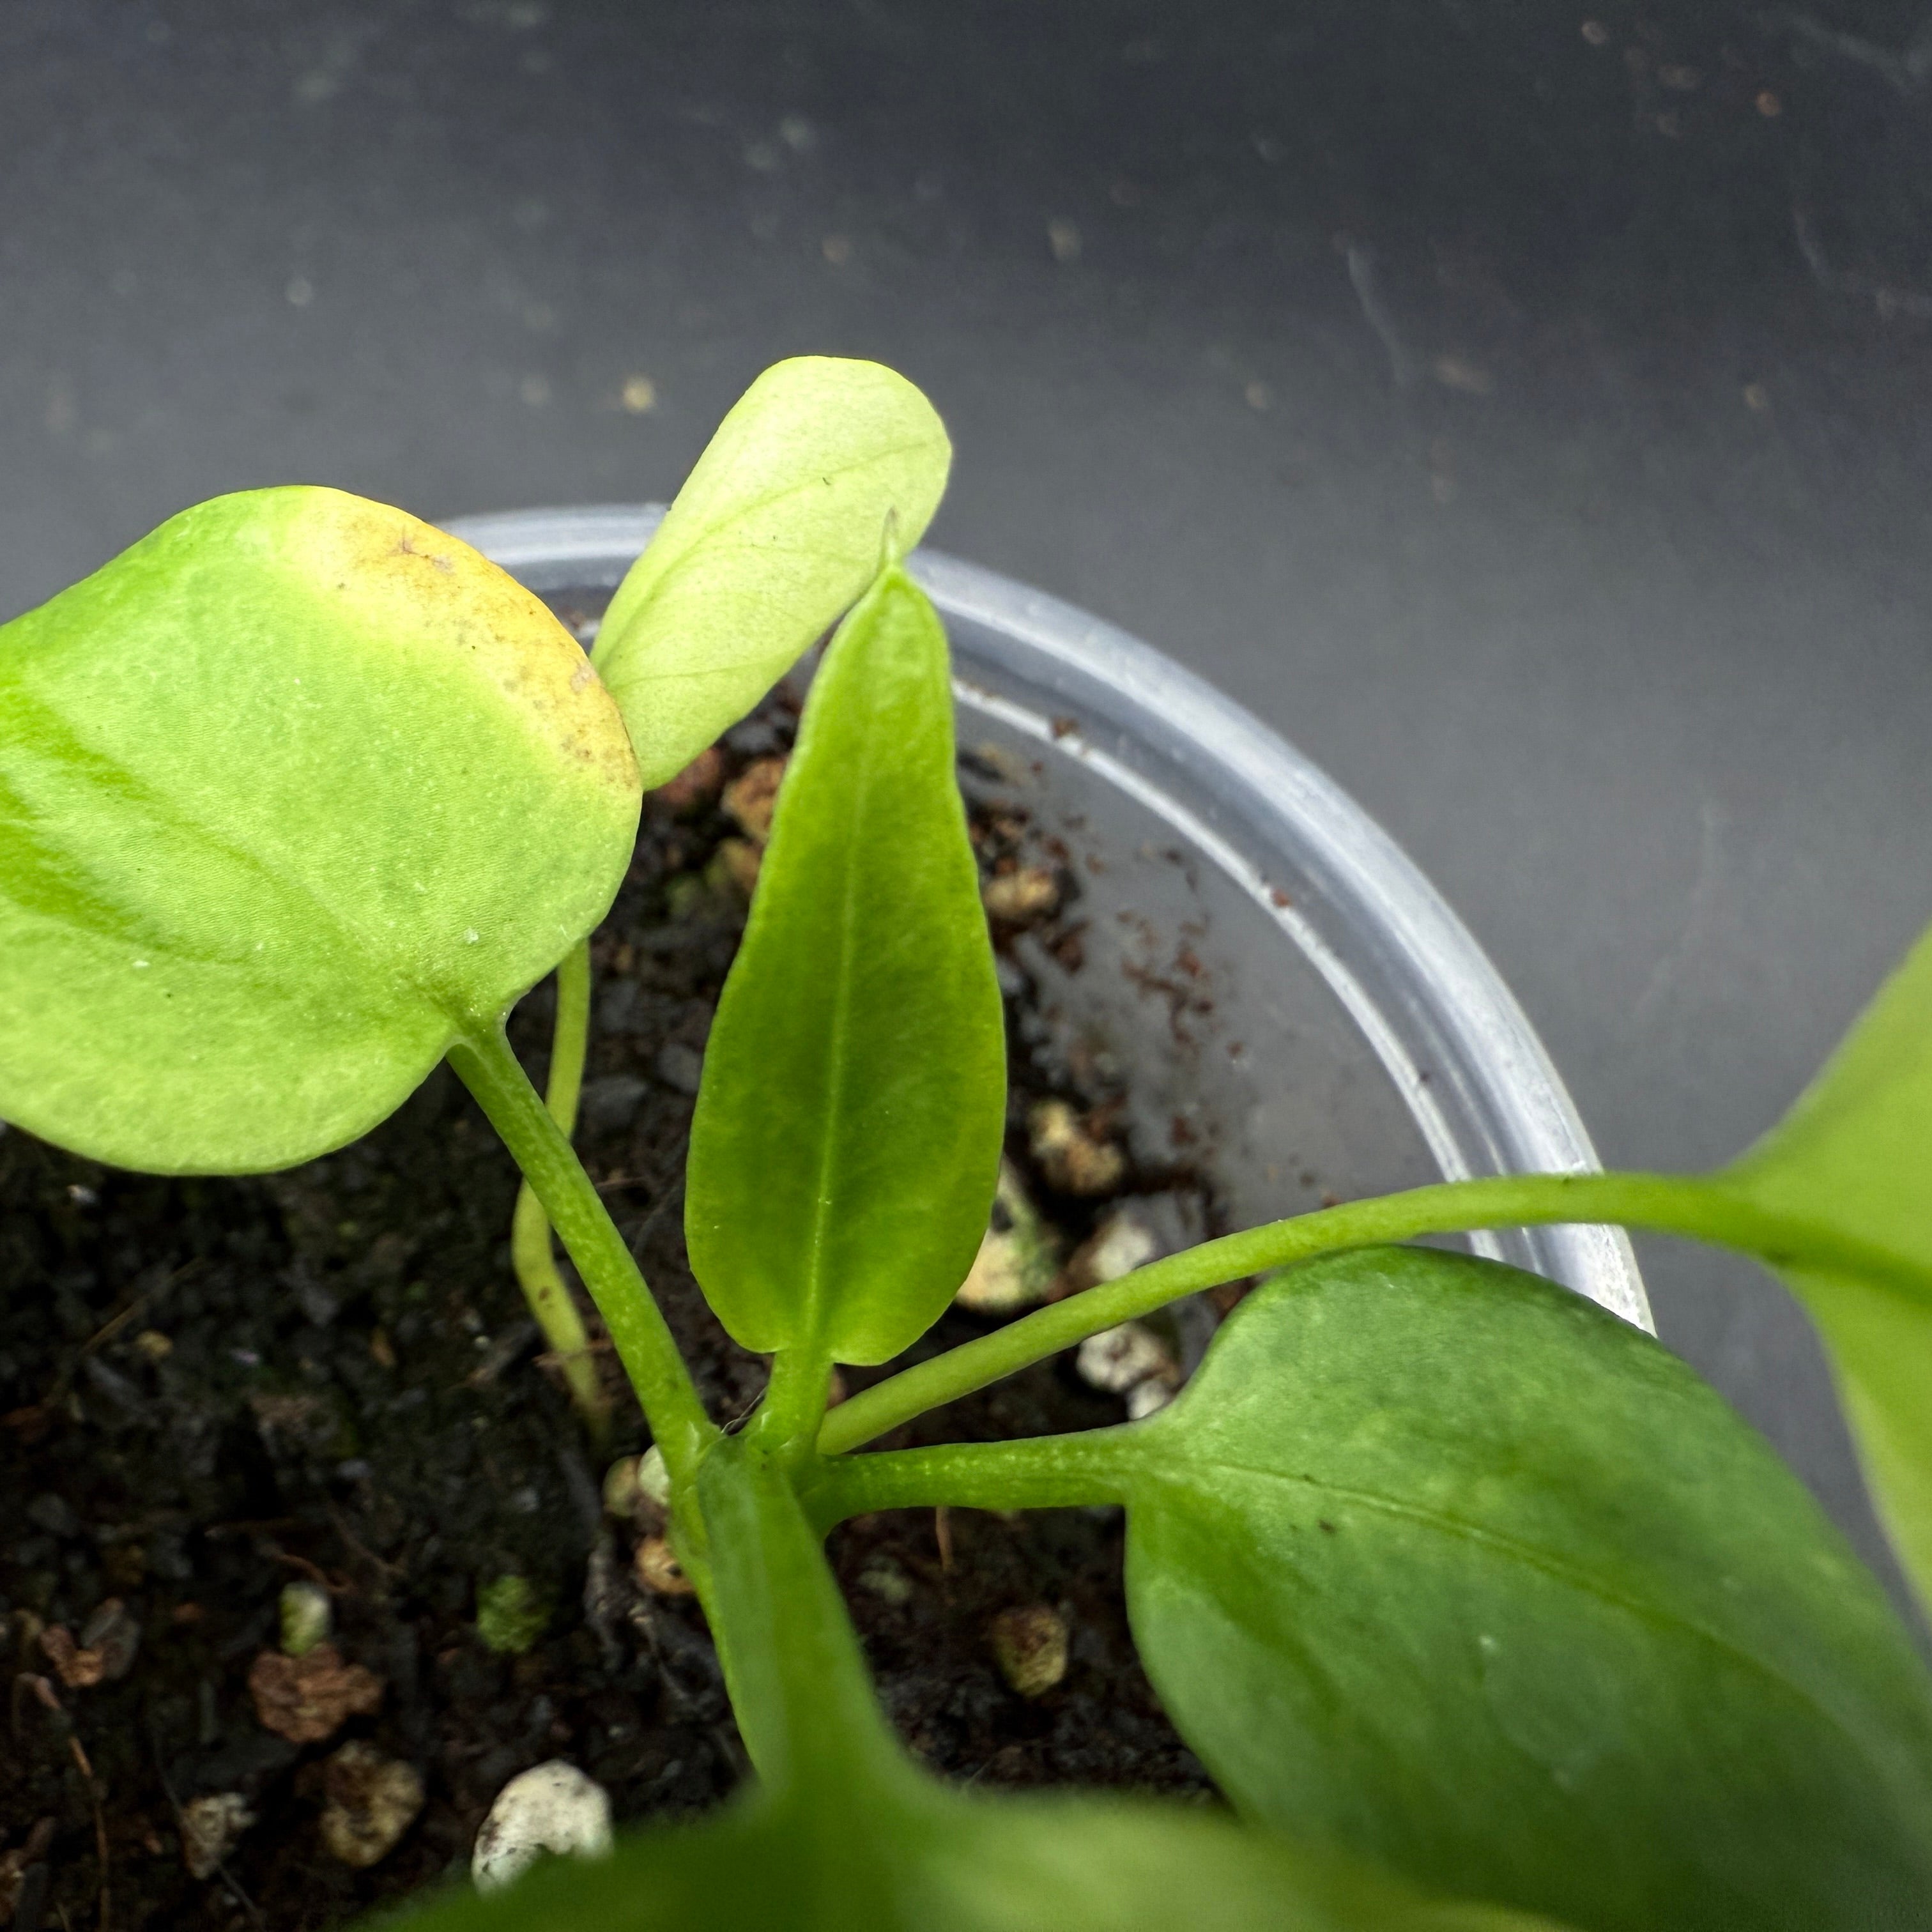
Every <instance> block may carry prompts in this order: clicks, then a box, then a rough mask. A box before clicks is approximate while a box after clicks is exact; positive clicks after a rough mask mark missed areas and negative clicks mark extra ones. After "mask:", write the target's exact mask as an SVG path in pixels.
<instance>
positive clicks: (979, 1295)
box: [953, 1160, 1059, 1315]
mask: <svg viewBox="0 0 1932 1932" xmlns="http://www.w3.org/2000/svg"><path fill="white" fill-rule="evenodd" d="M1058 1264H1059V1254H1058V1245H1057V1244H1056V1242H1055V1238H1054V1233H1053V1230H1052V1229H1051V1228H1050V1227H1049V1226H1047V1224H1046V1223H1045V1222H1044V1221H1043V1220H1041V1218H1040V1211H1039V1210H1038V1209H1037V1208H1035V1207H1034V1205H1033V1202H1031V1200H1030V1199H1028V1196H1027V1191H1026V1184H1025V1181H1022V1179H1021V1178H1020V1175H1019V1170H1018V1169H1016V1168H1015V1167H1014V1166H1013V1163H1011V1162H1010V1161H1007V1160H1002V1161H1001V1163H1000V1178H999V1184H998V1188H997V1189H996V1190H995V1193H994V1196H993V1209H992V1216H991V1217H990V1219H989V1222H988V1225H987V1228H986V1237H985V1238H984V1239H983V1241H981V1242H980V1252H979V1253H978V1254H977V1255H976V1256H974V1259H973V1266H972V1268H971V1270H970V1271H968V1274H967V1277H966V1279H965V1281H963V1282H962V1283H961V1284H960V1286H959V1293H958V1294H957V1295H955V1296H954V1298H953V1299H954V1300H955V1301H957V1302H958V1303H959V1306H960V1307H962V1308H968V1309H971V1310H972V1311H973V1313H974V1314H976V1315H1007V1314H1010V1313H1013V1311H1014V1310H1017V1309H1022V1308H1031V1307H1032V1306H1033V1305H1034V1303H1036V1302H1037V1301H1041V1300H1043V1298H1045V1296H1046V1291H1047V1289H1049V1287H1051V1286H1052V1283H1053V1277H1054V1274H1055V1271H1056V1270H1057V1268H1058Z"/></svg>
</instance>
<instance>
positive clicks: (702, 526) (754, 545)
mask: <svg viewBox="0 0 1932 1932" xmlns="http://www.w3.org/2000/svg"><path fill="white" fill-rule="evenodd" d="M952 457H953V446H952V445H951V444H950V443H949V442H948V441H947V436H946V428H945V425H944V424H943V423H941V421H940V419H939V418H938V416H937V415H936V414H935V413H934V410H933V407H932V404H930V403H929V402H928V401H926V398H925V397H924V396H922V395H921V394H920V393H919V391H918V390H917V389H915V388H914V387H913V385H912V384H911V383H908V382H907V380H905V378H904V377H903V376H900V375H897V374H894V373H893V371H891V370H890V369H887V368H882V367H881V366H880V365H879V364H877V363H876V362H847V361H845V360H843V359H840V358H837V357H833V356H797V357H795V358H793V359H792V360H791V361H790V362H780V363H778V364H775V365H774V366H773V367H772V368H769V369H767V370H766V371H765V372H764V374H763V375H761V376H760V377H759V378H758V379H757V381H756V382H754V383H753V384H752V385H751V387H750V388H749V389H747V390H746V391H745V393H744V395H742V397H741V398H739V401H737V403H736V404H735V405H734V406H733V408H732V410H731V413H730V415H728V416H726V418H725V419H724V422H722V423H721V424H720V425H718V432H717V434H715V436H714V437H712V439H711V441H710V443H709V446H707V447H706V450H705V452H704V454H703V455H702V456H700V458H698V459H697V466H696V467H695V468H694V469H693V470H692V471H691V474H690V475H689V476H688V477H687V478H685V484H684V487H683V488H682V489H681V490H679V492H678V493H677V499H676V502H673V504H672V505H671V506H670V510H669V511H667V513H666V514H665V517H664V521H663V523H661V524H660V525H659V526H658V532H657V534H656V535H655V536H654V537H653V538H652V539H651V543H650V547H649V548H648V549H647V550H646V551H645V552H644V553H643V556H641V557H640V558H639V559H637V562H636V563H635V564H634V565H632V566H631V571H630V574H629V575H628V576H627V577H625V580H624V581H623V582H622V584H620V585H619V586H618V590H617V594H616V596H614V597H613V598H612V599H611V600H610V609H609V610H607V612H606V613H604V622H603V626H602V628H601V630H600V631H598V637H597V649H596V653H595V661H596V664H597V667H598V670H600V671H601V673H603V676H604V682H606V683H607V685H609V686H610V690H611V691H612V693H613V694H614V695H615V697H616V700H617V702H618V704H619V706H620V707H621V708H622V711H623V714H624V722H625V725H626V726H627V727H628V729H629V730H630V733H631V742H632V744H633V745H635V747H636V748H637V762H638V764H639V766H640V767H641V769H642V770H643V781H644V783H645V784H646V785H647V786H648V785H658V784H663V783H664V781H665V780H666V779H667V778H670V777H671V776H672V775H673V774H674V773H676V772H678V771H679V770H680V769H682V767H683V766H685V765H686V764H688V763H689V762H690V761H691V759H693V758H694V757H696V756H697V754H698V753H699V752H700V751H703V748H705V746H706V745H708V744H709V743H710V742H711V741H712V739H714V738H715V737H716V736H718V733H720V732H721V731H722V730H724V729H725V727H727V725H730V724H735V723H736V721H738V720H739V718H742V717H743V716H744V715H745V712H748V710H750V709H751V706H753V705H754V704H755V703H757V701H758V700H759V699H760V697H763V695H764V694H765V693H766V691H768V690H769V689H770V688H771V687H772V685H774V684H775V683H776V682H778V679H779V678H781V676H784V673H785V671H786V670H787V667H789V666H790V664H792V663H793V661H795V660H796V658H798V657H799V655H801V653H802V652H804V651H805V650H806V649H808V648H809V647H810V646H811V645H812V644H814V643H816V642H817V640H818V639H819V638H820V637H822V636H823V634H825V632H826V631H827V630H828V629H829V628H830V627H831V626H832V625H833V624H834V623H835V622H837V621H838V618H839V616H840V615H841V613H843V612H844V611H845V610H847V609H849V608H850V607H851V605H852V604H854V603H856V601H858V598H859V595H861V593H862V592H863V591H864V589H865V586H866V585H867V584H868V583H870V582H871V579H872V574H873V572H874V571H875V570H876V569H877V568H878V562H879V550H880V544H881V542H882V541H883V540H884V538H885V537H886V533H887V530H888V527H889V526H890V527H891V528H892V529H894V530H895V532H896V538H895V541H896V542H897V544H898V547H899V548H900V549H901V550H910V549H911V547H913V544H916V543H917V542H918V541H919V538H920V536H921V535H922V533H923V532H924V531H925V529H926V525H927V524H928V523H930V522H931V521H932V513H933V511H935V510H936V509H937V508H938V507H939V499H940V498H941V496H943V495H944V493H945V490H946V475H947V469H948V467H949V466H950V463H951V461H952Z"/></svg>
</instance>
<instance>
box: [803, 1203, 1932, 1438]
mask: <svg viewBox="0 0 1932 1932" xmlns="http://www.w3.org/2000/svg"><path fill="white" fill-rule="evenodd" d="M1586 1221H1589V1222H1613V1223H1623V1224H1624V1225H1625V1226H1630V1227H1634V1228H1646V1229H1652V1230H1654V1231H1655V1232H1658V1233H1661V1234H1671V1235H1688V1236H1689V1237H1691V1238H1692V1239H1694V1240H1697V1241H1712V1242H1715V1243H1718V1244H1721V1245H1722V1246H1724V1247H1732V1248H1739V1249H1742V1250H1744V1251H1745V1253H1748V1254H1753V1255H1756V1256H1758V1257H1759V1258H1760V1259H1761V1260H1764V1261H1766V1262H1771V1263H1772V1264H1773V1265H1779V1264H1781V1263H1784V1262H1789V1261H1790V1260H1791V1259H1793V1258H1795V1257H1797V1256H1803V1257H1804V1258H1805V1260H1806V1261H1807V1262H1813V1263H1815V1264H1817V1265H1821V1266H1823V1267H1825V1268H1827V1269H1828V1270H1829V1269H1830V1268H1832V1265H1833V1264H1834V1262H1836V1263H1838V1265H1841V1267H1843V1268H1844V1269H1846V1271H1849V1272H1854V1273H1858V1274H1864V1275H1867V1276H1875V1277H1878V1278H1880V1279H1885V1278H1888V1277H1891V1276H1894V1275H1898V1274H1901V1272H1902V1271H1903V1264H1902V1263H1900V1262H1899V1261H1898V1260H1897V1257H1895V1256H1890V1255H1887V1254H1884V1253H1881V1252H1879V1251H1878V1250H1873V1249H1870V1248H1868V1247H1865V1246H1864V1244H1861V1243H1855V1242H1851V1241H1846V1240H1843V1238H1840V1237H1838V1236H1836V1235H1832V1234H1831V1233H1830V1232H1829V1231H1827V1230H1825V1229H1820V1228H1817V1227H1815V1226H1812V1225H1811V1224H1810V1223H1802V1222H1798V1221H1793V1220H1789V1219H1787V1218H1786V1217H1783V1216H1781V1215H1775V1214H1768V1213H1766V1211H1764V1210H1763V1209H1762V1208H1758V1207H1756V1206H1754V1205H1753V1204H1752V1203H1751V1202H1749V1201H1748V1200H1745V1199H1743V1198H1742V1196H1739V1195H1738V1194H1736V1193H1732V1192H1730V1190H1727V1188H1725V1187H1724V1186H1723V1185H1722V1184H1721V1180H1701V1179H1697V1178H1687V1177H1684V1176H1681V1175H1665V1174H1530V1175H1501V1176H1498V1177H1496V1178H1493V1179H1487V1180H1482V1181H1447V1182H1444V1183H1442V1184H1439V1185H1438V1186H1436V1187H1418V1188H1413V1189H1411V1190H1409V1192H1407V1193H1402V1194H1387V1195H1383V1196H1381V1197H1380V1198H1379V1199H1376V1200H1373V1201H1351V1202H1346V1203H1345V1204H1343V1205H1342V1206H1340V1207H1339V1208H1323V1209H1322V1210H1320V1211H1319V1212H1318V1213H1316V1214H1301V1215H1298V1216H1296V1217H1295V1218H1293V1219H1292V1220H1286V1221H1272V1222H1270V1223H1268V1225H1267V1226H1265V1227H1260V1228H1251V1229H1248V1230H1247V1232H1244V1233H1242V1234H1239V1235H1224V1236H1223V1237H1222V1238H1221V1239H1220V1240H1219V1241H1205V1242H1203V1243H1202V1244H1201V1246H1200V1247H1196V1248H1190V1249H1189V1250H1187V1252H1186V1253H1184V1254H1178V1255H1171V1256H1169V1257H1168V1258H1167V1259H1166V1260H1165V1261H1158V1262H1151V1263H1150V1264H1149V1265H1148V1266H1147V1267H1145V1268H1136V1270H1135V1271H1133V1274H1125V1275H1123V1276H1121V1278H1120V1279H1119V1280H1118V1281H1112V1282H1109V1283H1106V1284H1105V1285H1104V1286H1101V1287H1099V1288H1091V1289H1088V1291H1087V1292H1086V1293H1085V1294H1084V1295H1075V1296H1073V1297H1071V1298H1070V1299H1068V1300H1067V1301H1061V1302H1056V1303H1055V1304H1053V1305H1052V1307H1047V1308H1043V1309H1040V1310H1037V1311H1036V1312H1035V1313H1033V1314H1031V1315H1028V1316H1023V1317H1022V1319H1020V1320H1019V1321H1018V1322H1013V1323H1011V1324H1010V1325H1008V1326H1007V1327H1006V1328H1001V1329H997V1330H995V1331H994V1333H993V1334H990V1335H983V1336H982V1337H980V1339H979V1340H977V1341H975V1342H968V1343H965V1344H964V1345H963V1346H961V1347H959V1348H957V1349H953V1350H951V1351H950V1352H948V1353H947V1354H945V1355H939V1356H936V1357H935V1358H933V1359H932V1361H926V1362H922V1363H920V1364H919V1365H918V1366H917V1367H915V1368H910V1369H907V1370H903V1371H901V1373H899V1374H898V1375H896V1376H891V1377H889V1379H887V1380H886V1381H884V1382H878V1383H875V1384H874V1385H873V1386H872V1387H871V1388H868V1389H866V1390H865V1391H863V1392H862V1393H861V1394H858V1395H856V1396H854V1397H852V1398H851V1400H850V1401H848V1402H846V1403H842V1404H841V1406H839V1407H838V1408H837V1409H833V1410H832V1412H831V1413H830V1414H829V1415H828V1416H827V1417H826V1418H825V1423H824V1426H823V1427H822V1428H821V1429H820V1431H819V1433H818V1448H819V1451H820V1454H823V1455H827V1456H835V1455H838V1454H842V1453H843V1452H844V1451H847V1450H850V1449H856V1448H858V1447H859V1445H860V1444H862V1443H865V1442H871V1440H872V1439H874V1437H875V1436H883V1435H884V1434H885V1433H886V1431H887V1430H891V1429H896V1428H897V1427H898V1425H899V1424H901V1423H902V1422H908V1421H910V1420H911V1419H912V1418H913V1417H914V1416H916V1415H924V1414H925V1413H926V1411H927V1410H928V1409H937V1408H938V1407H940V1406H941V1405H942V1404H944V1403H949V1402H956V1401H957V1400H959V1397H962V1396H963V1395H970V1394H971V1393H972V1392H973V1391H974V1390H975V1389H980V1388H985V1387H986V1385H987V1384H988V1383H989V1382H998V1380H999V1379H1001V1377H1002V1376H1010V1375H1012V1374H1013V1373H1014V1372H1015V1371H1016V1370H1020V1369H1023V1368H1025V1367H1028V1366H1029V1365H1030V1364H1032V1363H1034V1362H1037V1361H1040V1360H1041V1359H1043V1358H1044V1357H1046V1356H1048V1355H1057V1354H1058V1352H1060V1351H1061V1349H1069V1348H1071V1347H1072V1346H1073V1345H1074V1344H1075V1343H1077V1342H1082V1341H1085V1340H1086V1338H1087V1337H1088V1336H1089V1335H1095V1334H1099V1333H1100V1331H1101V1330H1102V1329H1103V1328H1113V1327H1115V1325H1118V1323H1120V1322H1127V1321H1131V1320H1133V1319H1134V1318H1135V1317H1136V1316H1142V1315H1147V1314H1149V1313H1152V1311H1153V1310H1155V1309H1157V1308H1160V1307H1163V1306H1164V1305H1165V1304H1166V1303H1168V1302H1170V1301H1176V1300H1178V1298H1180V1297H1181V1296H1182V1295H1193V1294H1194V1293H1196V1292H1198V1291H1199V1290H1200V1289H1204V1288H1217V1287H1219V1286H1220V1285H1221V1284H1222V1283H1224V1282H1229V1281H1238V1280H1241V1278H1242V1277H1244V1276H1245V1275H1250V1274H1259V1273H1260V1272H1261V1271H1263V1270H1264V1269H1268V1268H1281V1267H1283V1266H1285V1265H1287V1264H1288V1263H1289V1262H1299V1261H1306V1260H1307V1259H1310V1258H1311V1257H1312V1256H1316V1255H1321V1254H1330V1253H1336V1252H1337V1251H1339V1250H1343V1249H1345V1248H1364V1247H1377V1246H1379V1245H1380V1244H1382V1243H1383V1242H1386V1241H1412V1240H1414V1239H1415V1238H1416V1237H1417V1236H1418V1235H1446V1234H1454V1233H1460V1232H1467V1231H1469V1230H1470V1229H1476V1228H1519V1227H1529V1226H1535V1225H1538V1224H1542V1223H1556V1222H1586Z"/></svg>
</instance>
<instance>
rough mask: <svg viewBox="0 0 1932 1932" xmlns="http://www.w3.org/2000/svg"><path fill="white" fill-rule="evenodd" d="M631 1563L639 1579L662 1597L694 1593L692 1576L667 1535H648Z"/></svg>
mask: <svg viewBox="0 0 1932 1932" xmlns="http://www.w3.org/2000/svg"><path fill="white" fill-rule="evenodd" d="M631 1568H632V1569H633V1570H634V1571H635V1572H636V1574H637V1581H638V1582H639V1583H641V1584H642V1585H643V1586H644V1588H645V1589H647V1590H655V1592H657V1593H658V1595H659V1596H661V1597H688V1596H689V1595H691V1589H692V1585H691V1579H690V1578H689V1577H687V1576H686V1575H685V1574H684V1565H682V1564H681V1563H680V1562H679V1561H678V1560H677V1553H676V1551H675V1550H673V1549H672V1548H671V1547H670V1538H668V1537H664V1536H647V1537H646V1538H644V1540H643V1542H641V1543H640V1544H638V1545H637V1554H636V1555H635V1556H634V1557H633V1558H632V1559H631Z"/></svg>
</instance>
